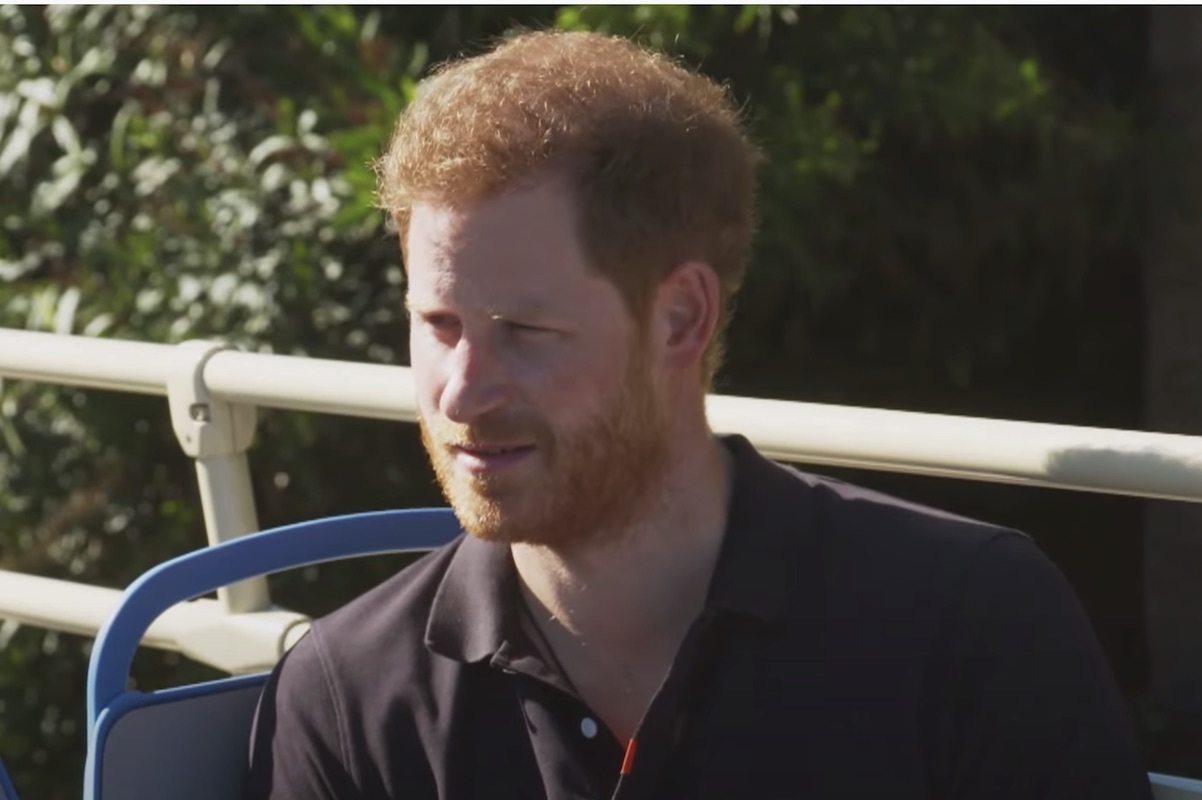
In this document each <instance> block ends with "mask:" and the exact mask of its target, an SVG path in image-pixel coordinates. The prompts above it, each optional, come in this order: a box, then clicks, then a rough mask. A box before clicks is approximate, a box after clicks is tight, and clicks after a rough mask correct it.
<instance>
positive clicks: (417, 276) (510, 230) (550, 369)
mask: <svg viewBox="0 0 1202 800" xmlns="http://www.w3.org/2000/svg"><path fill="white" fill-rule="evenodd" d="M571 209H572V205H571V198H570V195H569V193H568V191H567V190H566V189H565V188H564V187H562V186H561V185H560V184H559V183H557V182H546V183H543V184H539V185H538V186H536V187H534V188H532V189H529V190H523V191H521V192H514V193H510V194H505V195H501V196H498V197H493V198H490V199H488V200H486V201H484V202H482V203H479V204H476V205H473V206H471V207H468V208H451V207H446V206H440V205H429V204H419V205H416V206H415V207H414V208H413V212H412V216H411V218H410V224H409V233H408V259H407V272H408V277H409V291H408V298H407V302H408V305H409V309H410V314H411V332H410V357H411V364H412V367H413V376H414V380H415V383H416V388H417V399H418V411H419V414H420V419H419V424H420V426H421V433H422V440H423V442H424V443H425V446H426V450H427V452H428V453H429V454H430V460H431V462H432V464H433V466H434V471H435V474H436V475H437V477H438V481H439V484H440V485H441V487H442V490H443V493H444V494H445V495H446V496H447V499H448V500H449V501H450V503H451V505H452V506H453V507H454V509H455V512H456V514H457V515H458V517H459V519H460V522H461V523H462V524H463V525H464V527H465V528H466V529H467V530H468V531H469V532H471V533H472V534H474V535H476V536H478V537H480V538H482V539H489V540H497V541H504V542H511V543H512V542H525V543H533V544H548V545H566V544H570V543H579V542H583V541H588V540H593V539H596V538H598V537H613V536H617V535H619V534H620V533H621V532H622V530H623V528H624V526H625V525H626V524H627V523H629V521H630V519H631V517H632V516H633V515H634V514H635V513H637V512H638V511H640V510H641V509H642V508H643V507H644V506H645V504H646V503H648V502H653V500H654V497H655V495H656V492H657V491H658V489H659V488H660V484H659V482H660V480H661V478H662V474H663V472H664V470H665V468H666V464H667V459H668V442H667V437H668V434H667V420H666V418H665V410H664V409H665V404H664V402H663V400H662V399H661V395H662V393H661V392H660V391H659V389H658V386H657V382H656V381H655V380H654V375H653V372H654V369H653V364H652V363H651V359H650V357H649V356H648V350H647V347H646V344H645V338H644V336H643V335H642V332H641V328H640V326H636V325H635V324H634V322H633V321H632V320H631V318H630V315H629V313H628V311H627V307H626V306H625V304H624V303H623V302H622V298H621V296H620V295H619V293H618V291H617V289H616V288H615V287H614V286H613V284H611V283H610V282H609V281H608V280H606V279H605V278H603V277H601V276H600V275H598V274H596V273H594V272H592V271H590V270H589V268H588V262H587V259H586V257H585V255H584V253H583V252H582V249H581V246H580V242H579V239H578V237H577V235H576V233H575V228H574V223H573V216H572V211H571Z"/></svg>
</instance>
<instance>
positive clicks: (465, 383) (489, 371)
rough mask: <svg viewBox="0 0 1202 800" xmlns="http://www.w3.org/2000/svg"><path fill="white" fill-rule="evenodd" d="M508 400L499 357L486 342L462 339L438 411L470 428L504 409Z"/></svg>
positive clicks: (453, 355) (453, 354) (452, 357)
mask: <svg viewBox="0 0 1202 800" xmlns="http://www.w3.org/2000/svg"><path fill="white" fill-rule="evenodd" d="M505 397H506V388H505V379H504V370H503V368H502V365H501V364H500V360H499V359H498V357H497V354H496V353H493V352H491V349H490V348H489V347H488V346H487V344H485V343H482V342H477V341H469V340H468V338H467V337H466V336H462V337H460V339H459V341H458V342H457V343H456V344H455V347H454V349H453V350H451V352H450V354H449V358H448V368H447V375H446V383H445V384H443V390H442V394H441V395H440V397H439V399H438V408H439V411H441V412H442V414H443V416H444V417H446V418H447V419H448V420H451V421H452V422H456V423H459V424H460V425H468V424H471V423H472V422H473V421H474V420H476V419H477V418H479V417H480V416H482V415H484V414H487V413H488V412H490V411H493V410H495V409H497V408H499V407H500V406H502V405H503V404H504V403H505Z"/></svg>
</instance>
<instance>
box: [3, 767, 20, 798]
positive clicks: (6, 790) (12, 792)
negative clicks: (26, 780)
mask: <svg viewBox="0 0 1202 800" xmlns="http://www.w3.org/2000/svg"><path fill="white" fill-rule="evenodd" d="M0 800H17V790H16V789H14V788H13V783H12V781H11V780H9V778H8V770H6V769H5V768H4V762H3V761H0Z"/></svg>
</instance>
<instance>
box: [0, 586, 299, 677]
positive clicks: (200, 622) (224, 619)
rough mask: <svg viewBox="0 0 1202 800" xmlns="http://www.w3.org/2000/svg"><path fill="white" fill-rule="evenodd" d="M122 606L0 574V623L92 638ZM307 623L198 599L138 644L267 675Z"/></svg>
mask: <svg viewBox="0 0 1202 800" xmlns="http://www.w3.org/2000/svg"><path fill="white" fill-rule="evenodd" d="M120 601H121V591H120V590H118V589H108V588H105V587H102V586H88V585H86V584H82V583H75V582H73V581H64V580H58V579H55V578H42V577H39V576H36V575H26V574H23V573H20V572H10V571H8V570H0V617H2V618H5V619H11V620H15V621H17V622H21V623H24V624H28V625H34V626H36V627H39V628H47V629H49V630H55V631H61V632H63V633H74V634H78V635H82V636H94V635H96V632H97V631H99V630H100V628H101V626H102V625H103V624H104V623H105V622H106V621H107V620H108V618H109V617H110V616H111V615H112V614H113V612H114V611H115V610H116V609H117V604H118V603H119V602H120ZM308 622H309V620H308V618H307V617H305V616H304V615H302V614H297V613H295V612H292V611H285V610H282V609H268V610H265V611H255V612H251V613H245V614H230V613H229V612H228V611H227V610H226V609H225V607H224V606H223V605H222V604H220V603H218V602H217V601H216V600H210V599H207V598H200V599H197V600H193V601H191V602H189V603H181V604H180V605H177V606H174V607H173V608H170V609H168V610H167V611H166V612H164V613H163V615H162V616H160V617H159V618H158V619H156V620H155V621H154V622H153V623H152V624H151V626H150V628H149V629H148V630H147V632H146V635H145V637H143V639H142V644H143V645H145V646H146V647H153V648H156V649H159V650H173V651H175V652H178V653H183V654H184V655H186V656H189V657H191V658H194V659H196V660H197V661H200V662H201V663H204V664H208V665H210V666H213V667H216V668H217V669H220V670H223V671H225V672H229V673H234V674H236V673H244V672H256V671H259V670H264V669H270V668H271V667H272V665H273V664H275V662H276V661H278V660H279V658H280V656H282V655H283V654H284V652H285V651H286V650H287V648H288V647H289V646H291V644H292V643H294V642H295V641H296V639H297V638H298V637H299V636H300V634H301V633H303V631H304V630H306V629H307V626H308Z"/></svg>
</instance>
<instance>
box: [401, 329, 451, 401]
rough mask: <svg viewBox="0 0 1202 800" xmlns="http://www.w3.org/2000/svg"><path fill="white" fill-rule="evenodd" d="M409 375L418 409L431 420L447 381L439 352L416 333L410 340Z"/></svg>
mask: <svg viewBox="0 0 1202 800" xmlns="http://www.w3.org/2000/svg"><path fill="white" fill-rule="evenodd" d="M409 371H410V372H409V374H410V375H411V376H412V378H413V390H414V395H415V397H416V400H417V406H418V409H419V410H420V411H421V413H422V415H423V416H425V417H426V418H429V417H430V415H431V414H432V413H434V411H436V410H437V408H438V396H439V394H441V392H442V389H443V386H444V385H445V383H446V381H445V380H444V379H443V377H442V371H441V368H440V366H439V357H438V352H437V350H436V349H435V348H433V347H432V346H431V344H430V343H429V342H427V341H422V338H421V336H420V334H417V333H416V332H414V333H412V334H411V335H410V339H409Z"/></svg>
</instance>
